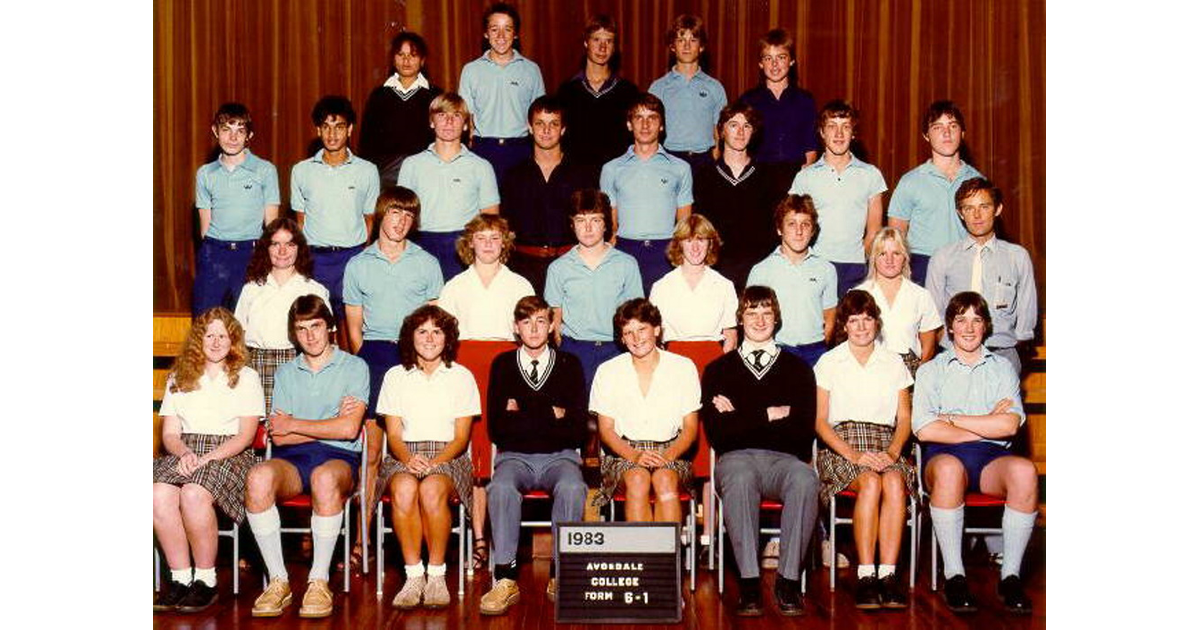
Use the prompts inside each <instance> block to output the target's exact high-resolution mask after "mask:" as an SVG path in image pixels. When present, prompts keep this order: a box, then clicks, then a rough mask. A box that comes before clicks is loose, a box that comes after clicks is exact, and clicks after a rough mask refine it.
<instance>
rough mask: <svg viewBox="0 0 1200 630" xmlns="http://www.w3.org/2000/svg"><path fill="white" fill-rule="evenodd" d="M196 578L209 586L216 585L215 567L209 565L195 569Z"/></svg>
mask: <svg viewBox="0 0 1200 630" xmlns="http://www.w3.org/2000/svg"><path fill="white" fill-rule="evenodd" d="M196 580H198V581H200V582H204V583H205V584H207V585H209V586H214V587H215V586H216V585H217V568H216V567H209V568H207V569H200V568H197V569H196Z"/></svg>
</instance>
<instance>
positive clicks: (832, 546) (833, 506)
mask: <svg viewBox="0 0 1200 630" xmlns="http://www.w3.org/2000/svg"><path fill="white" fill-rule="evenodd" d="M829 555H830V556H832V557H831V558H830V562H829V592H830V593H832V592H834V591H835V590H836V589H837V495H836V494H835V495H833V496H832V497H829Z"/></svg>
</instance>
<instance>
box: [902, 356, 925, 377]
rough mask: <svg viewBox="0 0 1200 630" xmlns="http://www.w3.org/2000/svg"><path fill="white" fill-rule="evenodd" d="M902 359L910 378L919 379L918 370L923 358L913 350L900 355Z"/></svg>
mask: <svg viewBox="0 0 1200 630" xmlns="http://www.w3.org/2000/svg"><path fill="white" fill-rule="evenodd" d="M900 358H901V359H903V360H904V367H906V368H908V374H909V376H911V377H913V378H914V379H915V378H917V368H919V367H921V357H919V356H917V353H915V352H913V351H912V350H909V351H908V352H905V353H904V354H902V355H900Z"/></svg>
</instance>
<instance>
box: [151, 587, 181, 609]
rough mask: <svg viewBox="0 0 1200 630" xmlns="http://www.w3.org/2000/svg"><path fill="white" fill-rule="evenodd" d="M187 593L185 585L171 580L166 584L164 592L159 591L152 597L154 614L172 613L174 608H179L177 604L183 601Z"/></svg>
mask: <svg viewBox="0 0 1200 630" xmlns="http://www.w3.org/2000/svg"><path fill="white" fill-rule="evenodd" d="M187 593H188V587H187V586H186V585H184V584H181V583H179V582H176V581H175V580H171V582H170V583H169V584H167V588H166V590H162V591H159V592H158V594H156V595H155V596H154V612H174V610H175V607H176V606H179V602H181V601H183V598H184V596H186V595H187Z"/></svg>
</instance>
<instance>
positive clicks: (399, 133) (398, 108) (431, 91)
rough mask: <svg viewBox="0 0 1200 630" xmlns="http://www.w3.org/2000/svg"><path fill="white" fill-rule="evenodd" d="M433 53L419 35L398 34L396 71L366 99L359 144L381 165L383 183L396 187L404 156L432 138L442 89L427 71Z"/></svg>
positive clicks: (364, 153)
mask: <svg viewBox="0 0 1200 630" xmlns="http://www.w3.org/2000/svg"><path fill="white" fill-rule="evenodd" d="M428 56H429V48H428V47H427V46H426V45H425V39H424V38H422V37H421V36H420V35H418V34H416V33H413V32H410V31H405V32H403V33H400V34H399V35H397V36H396V37H395V38H394V39H392V52H391V54H390V55H389V56H388V59H389V60H390V61H391V64H392V67H393V68H395V70H396V71H395V72H394V73H393V74H392V76H390V77H388V78H387V80H386V81H384V82H383V85H381V86H379V87H377V88H375V89H374V90H371V95H370V96H368V97H367V105H366V107H365V108H364V110H363V123H362V134H361V136H362V137H361V140H360V141H359V143H358V148H359V152H360V153H361V154H362V156H363V157H364V158H366V159H368V160H370V161H371V162H374V163H375V165H376V166H378V167H379V180H380V181H379V183H380V185H381V186H395V185H396V176H397V175H399V174H400V164H402V163H403V162H404V159H405V158H407V157H408V156H410V155H415V154H417V153H420V152H421V151H424V150H425V147H427V146H429V143H430V142H433V130H432V129H431V128H430V127H429V104H430V103H431V102H432V101H433V99H434V97H436V96H437V95H438V94H441V93H442V88H439V87H437V86H436V85H433V84H431V83H430V82H429V79H427V78H426V77H425V74H424V73H423V72H422V69H424V67H425V59H426V58H428Z"/></svg>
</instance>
